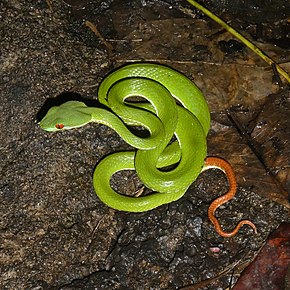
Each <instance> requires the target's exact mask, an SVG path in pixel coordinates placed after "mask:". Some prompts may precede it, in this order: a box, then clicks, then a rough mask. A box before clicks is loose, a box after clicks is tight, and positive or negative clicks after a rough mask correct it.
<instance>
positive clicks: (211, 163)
mask: <svg viewBox="0 0 290 290" xmlns="http://www.w3.org/2000/svg"><path fill="white" fill-rule="evenodd" d="M210 168H218V169H220V170H222V171H223V172H224V173H225V174H226V176H227V179H228V183H229V190H228V192H227V193H226V194H224V195H222V196H220V197H218V198H217V199H215V200H214V201H213V202H212V203H211V204H210V206H209V208H208V218H209V220H210V221H211V222H212V224H213V225H214V227H215V230H216V231H217V233H218V234H219V235H220V236H222V237H226V238H229V237H232V236H234V235H236V234H237V232H238V231H239V229H240V228H241V227H242V226H243V225H249V226H250V227H252V228H253V230H254V232H255V233H257V228H256V226H255V225H254V224H253V223H252V222H251V221H249V220H242V221H240V222H239V223H238V225H237V226H236V227H235V229H234V230H233V231H232V232H229V233H227V232H225V231H223V229H222V228H221V225H220V224H219V222H218V220H217V218H216V217H215V215H214V214H215V211H216V210H217V208H218V207H219V206H221V205H222V204H224V203H226V202H227V201H229V200H231V199H232V198H233V197H234V196H235V194H236V192H237V181H236V177H235V174H234V170H233V168H232V166H231V165H230V164H229V163H228V162H227V161H226V160H224V159H222V158H218V157H207V158H206V159H205V170H207V169H210Z"/></svg>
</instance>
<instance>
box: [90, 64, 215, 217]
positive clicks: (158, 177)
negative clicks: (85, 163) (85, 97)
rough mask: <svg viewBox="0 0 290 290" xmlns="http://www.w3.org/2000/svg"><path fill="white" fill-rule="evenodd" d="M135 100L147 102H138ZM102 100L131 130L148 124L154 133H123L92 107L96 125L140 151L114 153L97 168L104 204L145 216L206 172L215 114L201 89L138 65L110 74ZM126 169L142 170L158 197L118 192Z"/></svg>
mask: <svg viewBox="0 0 290 290" xmlns="http://www.w3.org/2000/svg"><path fill="white" fill-rule="evenodd" d="M135 97H138V98H139V99H140V98H141V100H142V101H138V102H136V101H132V99H133V100H134V98H135ZM98 99H99V101H100V103H102V104H103V105H105V106H107V107H109V108H110V109H111V110H112V111H113V113H114V114H116V115H118V116H119V118H120V119H121V120H122V121H123V122H124V123H125V124H126V125H127V126H143V127H144V128H145V129H146V130H148V131H149V134H150V137H149V138H142V137H138V136H135V135H133V136H132V133H131V131H130V130H127V131H126V130H125V131H124V132H123V129H122V128H123V127H122V125H120V126H119V125H116V126H115V125H112V123H110V121H106V120H105V121H104V120H103V119H104V118H101V117H100V116H99V114H98V111H97V110H94V109H91V115H92V118H91V121H92V122H98V123H103V124H106V125H108V126H110V127H111V128H113V129H114V130H115V131H117V133H119V134H120V135H121V137H122V138H123V139H124V140H125V141H127V142H128V143H129V144H130V145H131V146H133V147H135V148H136V151H126V152H118V153H114V154H111V155H109V156H107V157H105V158H104V159H103V160H102V161H101V162H100V163H99V164H98V165H97V167H96V169H95V171H94V174H93V185H94V189H95V192H96V194H97V196H98V197H99V198H100V200H101V201H103V202H104V203H105V204H107V205H108V206H109V207H111V208H114V209H117V210H122V211H130V212H142V211H148V210H151V209H153V208H156V207H158V206H160V205H163V204H166V203H170V202H172V201H175V200H177V199H179V198H180V197H181V196H183V195H184V193H185V192H186V190H187V189H188V187H189V186H190V185H191V184H192V183H193V182H194V181H195V179H196V178H197V176H198V175H199V174H200V172H201V169H202V167H203V165H204V159H205V157H206V152H207V148H206V135H207V133H208V130H209V126H210V114H209V110H208V106H207V104H206V101H205V99H204V97H203V95H202V93H201V91H200V90H199V89H198V88H197V86H196V85H195V84H194V83H193V82H191V81H190V80H189V79H188V78H186V77H185V76H184V75H182V74H181V73H179V72H177V71H175V70H173V69H171V68H168V67H166V66H163V65H157V64H150V63H137V64H130V65H126V66H124V67H121V68H119V69H117V70H116V71H114V72H113V73H111V74H109V75H108V76H107V77H106V78H105V79H104V80H103V82H102V83H101V85H100V87H99V91H98ZM144 100H145V101H144ZM108 114H111V113H110V112H108ZM151 120H152V121H151ZM154 122H155V125H154V124H153V123H154ZM151 123H152V124H151ZM116 124H118V122H116ZM150 138H151V139H152V140H153V139H154V140H153V142H151V141H152V140H150ZM168 166H173V168H172V169H168ZM122 170H136V172H137V175H138V177H139V178H140V180H141V181H142V182H143V183H144V185H145V186H146V187H148V188H150V189H151V190H152V193H151V194H149V195H146V196H140V197H131V196H125V195H122V194H120V193H118V192H116V191H115V190H114V189H113V188H112V187H111V185H110V180H111V177H112V175H113V174H114V173H116V172H118V171H122Z"/></svg>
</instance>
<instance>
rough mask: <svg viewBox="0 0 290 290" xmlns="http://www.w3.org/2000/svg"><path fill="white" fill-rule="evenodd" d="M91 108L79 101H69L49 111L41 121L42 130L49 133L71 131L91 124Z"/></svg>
mask: <svg viewBox="0 0 290 290" xmlns="http://www.w3.org/2000/svg"><path fill="white" fill-rule="evenodd" d="M91 119H92V115H91V110H90V108H89V107H88V106H87V105H86V104H84V103H83V102H79V101H68V102H66V103H63V104H61V105H60V106H55V107H52V108H50V109H49V111H48V112H47V113H46V115H45V116H44V118H43V119H42V120H41V121H40V123H39V125H40V127H41V129H43V130H45V131H49V132H54V131H60V130H69V129H73V128H77V127H81V126H84V125H86V124H87V123H89V122H91Z"/></svg>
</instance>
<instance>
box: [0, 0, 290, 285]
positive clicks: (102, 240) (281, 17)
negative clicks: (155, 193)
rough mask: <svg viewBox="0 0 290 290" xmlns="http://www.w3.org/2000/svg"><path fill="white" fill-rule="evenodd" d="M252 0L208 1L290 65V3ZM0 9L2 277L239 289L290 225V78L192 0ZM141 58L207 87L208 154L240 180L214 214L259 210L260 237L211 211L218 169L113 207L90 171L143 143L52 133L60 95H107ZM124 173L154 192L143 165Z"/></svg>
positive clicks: (86, 130)
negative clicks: (151, 198)
mask: <svg viewBox="0 0 290 290" xmlns="http://www.w3.org/2000/svg"><path fill="white" fill-rule="evenodd" d="M219 2H220V1H219ZM254 2H255V1H251V4H247V2H246V1H234V2H233V1H231V3H232V4H231V5H230V4H229V2H227V1H223V3H224V6H222V5H221V4H219V5H218V4H215V5H214V3H217V2H216V1H212V3H213V4H212V6H209V5H208V6H207V7H208V8H209V9H211V8H212V9H213V10H214V11H215V12H216V13H217V14H219V15H220V16H222V17H223V18H224V19H225V20H227V22H229V23H230V24H231V25H233V26H234V27H236V28H237V29H239V30H241V29H242V30H243V31H244V33H245V34H246V35H247V36H248V37H249V38H251V39H253V40H254V41H255V43H256V44H257V45H258V46H259V47H260V48H261V49H262V50H264V51H265V52H266V53H267V54H268V55H269V56H271V57H272V58H273V59H275V61H276V62H277V63H279V64H280V65H281V66H282V67H283V68H284V69H285V70H286V71H288V72H289V71H290V62H289V61H290V59H289V48H290V47H289V46H287V39H286V38H287V37H288V38H289V34H288V35H287V34H285V33H283V31H286V30H285V29H286V27H288V26H289V19H287V15H289V13H288V14H287V11H289V3H286V2H287V1H281V5H282V6H281V7H283V9H281V10H279V11H277V10H275V9H271V10H267V9H266V10H263V8H265V7H266V6H267V5H258V4H259V1H257V4H256V6H255V5H254ZM278 6H279V5H277V7H278ZM255 7H257V8H255ZM254 8H255V9H254ZM0 9H1V15H0V17H1V20H2V21H1V56H0V62H1V66H0V73H1V80H0V84H1V102H0V112H1V113H0V122H1V131H0V139H1V146H0V160H1V163H0V164H1V167H0V168H1V180H0V196H1V204H0V213H1V220H0V273H1V275H0V288H1V289H182V288H184V287H191V288H190V289H226V288H228V287H232V286H233V285H234V284H235V283H236V282H237V280H238V278H239V275H240V273H241V272H242V270H243V269H244V268H245V267H246V266H247V265H248V264H250V262H251V261H252V260H253V259H254V258H255V256H256V255H257V253H258V252H259V250H260V248H261V247H262V245H263V244H264V242H265V240H266V239H267V237H268V235H269V234H270V233H271V232H272V231H273V230H274V229H276V228H277V227H278V226H279V225H280V224H281V223H282V222H287V221H288V222H289V221H290V218H289V209H290V204H289V184H290V182H289V168H290V167H289V156H290V154H289V150H290V149H289V148H290V147H289V140H290V129H289V128H290V124H289V117H288V116H289V104H290V98H289V87H287V84H286V82H285V80H284V79H283V78H282V79H281V80H280V79H279V77H278V79H277V74H275V73H274V72H273V71H272V69H271V67H269V66H268V65H267V64H266V63H264V62H263V61H262V60H261V59H260V58H259V57H258V56H256V55H255V54H254V53H253V52H251V51H250V50H249V49H247V48H246V47H245V46H244V45H243V44H241V43H240V42H238V41H237V40H236V39H235V38H234V37H233V36H231V35H230V34H229V33H227V32H225V31H224V30H223V29H222V28H221V27H219V25H218V24H216V23H214V22H213V21H212V20H210V19H209V18H207V17H206V16H204V15H203V14H202V13H201V12H199V11H197V10H195V9H194V8H193V7H191V6H190V5H189V4H188V3H187V2H186V1H168V2H165V1H145V0H144V1H137V0H136V1H104V2H101V1H78V2H77V1H69V0H66V1H49V0H48V1H21V0H19V1H18V0H10V1H8V0H5V1H2V2H1V4H0ZM245 10H246V11H249V13H248V14H247V17H245V15H244V13H243V11H245ZM251 12H253V13H251ZM241 13H242V14H241ZM257 15H258V16H257ZM248 16H249V17H248ZM268 16H269V17H268ZM255 19H256V21H255ZM269 19H271V21H269ZM274 44H275V45H274ZM140 60H143V61H154V62H158V63H163V64H166V65H168V66H171V67H173V68H175V69H177V70H179V71H181V72H182V73H184V74H185V75H186V76H188V77H189V78H190V79H192V80H193V81H194V82H195V83H196V84H197V85H198V86H199V87H200V89H201V90H202V91H203V92H204V94H205V97H206V99H207V102H208V104H209V107H210V110H211V115H212V124H211V130H210V133H209V136H208V154H209V155H213V156H220V157H223V158H225V159H227V160H228V161H229V162H230V163H231V164H232V165H233V167H234V169H235V173H236V175H237V179H238V184H239V189H238V192H237V195H236V196H235V198H234V199H233V200H232V201H230V202H228V203H227V204H225V205H224V206H221V207H220V208H219V209H218V211H217V213H216V215H217V217H218V219H219V221H220V222H221V224H222V226H223V228H224V229H228V230H230V229H232V228H234V227H235V225H236V224H237V223H238V221H239V220H241V219H250V220H252V221H253V222H254V223H255V224H256V226H257V228H258V233H257V234H254V233H253V231H252V229H251V228H249V227H243V228H242V229H241V230H240V232H239V233H238V234H237V235H236V236H235V237H233V238H222V237H220V236H219V235H218V234H217V233H216V231H215V230H214V228H213V226H212V224H211V223H210V221H209V220H208V217H207V209H208V206H209V204H210V203H211V201H212V200H213V199H215V198H216V197H217V196H219V195H221V194H223V193H225V191H226V184H227V180H226V178H225V176H224V175H223V174H222V173H221V172H220V171H218V170H211V171H206V172H204V173H202V174H201V175H200V176H199V177H198V179H197V180H196V182H195V183H194V184H193V185H192V186H191V187H190V189H189V190H188V192H187V193H186V194H185V195H184V197H182V198H181V199H180V200H178V201H177V202H174V203H171V204H168V205H163V206H161V207H159V208H156V209H154V210H152V211H149V212H144V213H138V214H136V213H124V212H119V211H115V210H113V209H110V208H108V207H107V206H106V205H105V204H103V203H102V202H101V201H100V200H99V199H98V198H97V196H96V194H95V192H94V189H93V186H92V174H93V171H94V168H95V166H96V164H97V163H98V162H99V161H100V160H101V159H102V158H103V157H104V156H106V155H108V154H111V153H112V152H115V151H122V150H128V149H130V147H129V146H128V145H127V144H126V143H125V142H124V141H123V140H122V139H121V138H120V137H119V136H118V135H117V134H116V133H115V132H113V131H112V130H111V129H109V128H107V127H106V126H103V125H97V124H89V125H87V126H85V127H82V128H80V129H77V130H71V131H65V132H62V133H57V134H51V133H47V132H44V131H42V130H41V129H40V127H39V125H38V121H39V120H40V119H41V116H43V114H44V112H45V111H46V110H47V109H48V108H49V107H50V106H51V105H52V104H57V103H61V102H64V101H66V100H71V99H85V100H88V101H91V103H92V104H94V100H96V99H97V88H98V85H99V84H100V82H101V80H102V79H103V78H104V77H105V75H106V74H108V73H109V72H110V71H112V70H113V69H115V68H117V67H119V66H120V65H122V64H124V63H131V62H135V61H140ZM275 80H277V81H275ZM124 180H125V182H124ZM114 184H115V186H116V187H117V188H120V189H121V190H122V191H125V192H130V191H135V190H136V189H137V190H138V188H140V184H139V181H138V180H137V179H136V177H135V176H134V175H132V174H131V173H130V172H127V173H123V174H118V175H116V176H115V179H114ZM193 287H196V288H193ZM187 289H189V288H187Z"/></svg>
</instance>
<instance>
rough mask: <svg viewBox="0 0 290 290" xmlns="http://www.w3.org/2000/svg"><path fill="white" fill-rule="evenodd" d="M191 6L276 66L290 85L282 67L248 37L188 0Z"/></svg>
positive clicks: (289, 77) (288, 77) (289, 80)
mask: <svg viewBox="0 0 290 290" xmlns="http://www.w3.org/2000/svg"><path fill="white" fill-rule="evenodd" d="M186 1H187V2H189V3H190V4H191V5H193V6H194V7H196V8H197V9H199V10H201V11H202V12H203V13H204V14H206V15H207V16H208V17H210V18H211V19H212V20H214V21H215V22H217V23H218V24H220V25H221V26H222V27H223V28H225V29H226V30H227V31H228V32H230V33H231V34H232V35H234V36H235V37H236V38H238V39H239V40H240V41H242V42H243V43H244V44H245V45H246V46H247V47H248V48H250V49H251V50H252V51H253V52H255V53H256V54H257V55H258V56H260V57H261V58H262V59H263V60H264V61H265V62H267V63H268V64H269V65H270V66H275V67H276V69H277V71H278V72H279V73H280V74H281V75H282V76H283V77H284V78H285V79H286V80H287V81H288V82H289V83H290V76H289V75H288V73H287V72H286V71H285V70H284V69H283V68H282V67H280V66H279V65H278V64H277V63H275V61H274V60H273V59H271V58H270V57H269V56H267V55H266V54H265V53H264V52H263V51H262V50H261V49H259V48H258V47H257V46H256V45H255V44H254V43H252V42H250V41H249V40H248V39H247V38H246V37H244V36H243V35H241V34H240V33H239V32H238V31H237V30H235V29H234V28H232V27H231V26H229V25H228V24H227V23H226V22H224V21H223V20H222V19H221V18H219V17H218V16H217V15H215V14H214V13H212V12H211V11H209V10H208V9H206V8H205V7H204V6H202V5H200V4H199V3H197V2H196V1H194V0H186Z"/></svg>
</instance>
